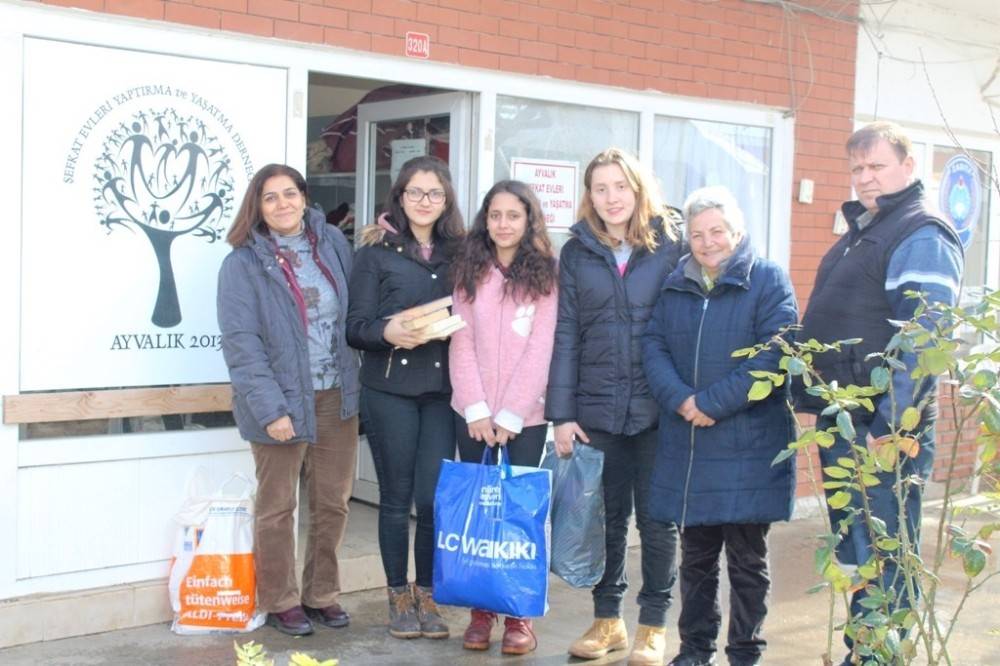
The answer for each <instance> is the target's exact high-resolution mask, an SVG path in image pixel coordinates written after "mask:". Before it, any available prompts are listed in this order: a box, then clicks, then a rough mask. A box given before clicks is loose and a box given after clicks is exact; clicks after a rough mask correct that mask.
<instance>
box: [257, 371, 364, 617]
mask: <svg viewBox="0 0 1000 666" xmlns="http://www.w3.org/2000/svg"><path fill="white" fill-rule="evenodd" d="M316 428H317V433H316V435H317V437H316V440H317V441H316V443H315V444H306V443H304V442H303V443H299V444H256V443H251V445H250V448H251V449H252V450H253V458H254V462H255V463H256V466H257V499H256V503H255V505H254V526H253V532H254V534H253V538H254V543H253V550H254V563H255V567H256V570H257V605H258V608H259V609H260V610H262V611H264V612H267V613H280V612H282V611H286V610H288V609H289V608H292V607H293V606H298V605H299V604H300V603H303V604H306V605H307V606H312V607H314V608H324V607H326V606H329V605H331V604H333V603H335V602H336V601H337V595H338V594H339V593H340V571H339V568H338V564H337V549H338V548H339V547H340V542H341V541H342V540H343V538H344V531H345V529H346V528H347V513H348V500H350V498H351V487H352V485H353V483H354V472H355V468H356V467H357V459H358V418H357V417H356V416H353V417H351V418H349V419H347V420H346V421H343V420H341V418H340V390H339V389H329V390H326V391H316ZM300 472H301V474H302V475H303V478H304V480H305V487H306V493H307V495H308V498H309V527H308V534H307V538H306V549H305V550H306V553H305V555H306V562H305V569H304V570H303V572H302V595H301V596H300V595H299V587H298V582H297V580H296V576H295V531H294V527H295V525H294V512H295V496H296V491H297V490H298V486H299V474H300Z"/></svg>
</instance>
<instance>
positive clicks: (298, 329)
mask: <svg viewBox="0 0 1000 666" xmlns="http://www.w3.org/2000/svg"><path fill="white" fill-rule="evenodd" d="M306 224H308V225H309V229H310V231H311V233H312V234H313V235H314V236H315V238H316V248H317V251H318V254H319V258H320V261H322V262H323V265H324V266H325V267H326V268H327V269H328V270H329V271H330V273H331V275H332V276H333V278H334V282H335V287H336V290H337V298H339V299H340V310H339V313H338V315H337V321H336V323H335V334H334V340H333V347H334V352H335V353H336V359H337V371H338V372H339V373H340V383H341V385H340V394H341V404H340V417H341V418H342V419H348V418H350V417H352V416H354V415H355V414H357V413H358V395H359V393H360V391H361V384H360V382H359V380H358V366H359V365H360V362H359V359H358V353H357V352H356V351H354V350H353V349H351V348H350V347H348V346H347V338H346V336H345V321H346V318H347V308H348V306H349V303H348V294H347V276H348V275H349V274H350V271H351V259H352V256H351V254H352V253H351V246H350V244H349V243H348V242H347V239H345V238H344V235H343V234H342V233H341V232H340V230H339V229H336V228H334V227H331V226H330V225H328V224H327V223H326V221H325V220H324V217H323V215H322V213H320V212H319V211H316V210H313V209H311V208H308V209H306ZM275 248H276V246H275V244H274V243H273V241H272V240H271V239H270V237H269V236H266V235H264V234H262V233H261V232H260V231H257V230H255V231H254V232H253V239H252V241H251V242H250V243H249V244H248V245H244V246H243V247H238V248H235V249H234V250H233V251H232V252H230V253H229V255H228V256H227V257H226V258H225V259H224V260H223V262H222V267H221V268H220V270H219V291H218V301H217V308H218V316H219V330H220V331H222V353H223V356H225V358H226V365H227V366H229V377H230V380H231V381H232V383H233V416H234V417H235V418H236V425H237V426H238V427H239V430H240V435H241V436H242V437H243V439H245V440H247V441H250V442H254V443H257V444H280V442H277V441H276V440H273V439H271V438H270V437H269V436H268V434H267V426H268V424H270V423H272V422H273V421H275V420H276V419H278V418H281V417H282V416H285V415H288V416H290V417H291V419H292V427H294V428H295V437H293V438H292V439H291V440H290V441H289V442H288V443H295V442H315V441H316V405H315V397H314V393H313V386H312V375H311V373H310V371H309V347H308V342H307V337H306V331H305V328H304V326H303V324H302V318H301V316H300V315H299V311H298V307H297V306H296V304H295V299H294V297H293V296H292V290H291V287H290V286H289V285H288V281H287V280H286V279H285V275H284V273H283V272H282V270H281V267H280V266H279V265H278V256H277V253H276V249H275Z"/></svg>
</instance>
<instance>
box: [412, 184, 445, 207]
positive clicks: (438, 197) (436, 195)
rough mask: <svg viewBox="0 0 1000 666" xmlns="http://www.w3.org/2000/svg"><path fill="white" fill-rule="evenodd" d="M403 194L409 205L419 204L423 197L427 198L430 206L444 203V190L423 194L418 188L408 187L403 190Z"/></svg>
mask: <svg viewBox="0 0 1000 666" xmlns="http://www.w3.org/2000/svg"><path fill="white" fill-rule="evenodd" d="M403 194H404V195H406V200H407V201H409V202H410V203H420V202H421V201H423V199H424V197H427V200H428V201H430V202H431V203H432V204H439V203H444V190H430V191H428V192H424V191H423V190H422V189H420V188H419V187H408V188H406V189H405V190H403Z"/></svg>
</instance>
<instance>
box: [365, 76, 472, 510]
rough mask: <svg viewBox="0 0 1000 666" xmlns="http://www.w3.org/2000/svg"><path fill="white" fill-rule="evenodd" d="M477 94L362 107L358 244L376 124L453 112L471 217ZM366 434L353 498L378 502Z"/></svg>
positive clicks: (453, 156) (459, 187)
mask: <svg viewBox="0 0 1000 666" xmlns="http://www.w3.org/2000/svg"><path fill="white" fill-rule="evenodd" d="M472 109H473V100H472V93H466V92H449V93H442V94H436V95H422V96H420V97H408V98H403V99H393V100H388V101H384V102H369V103H365V104H359V105H358V123H357V139H358V140H357V159H356V161H355V165H356V166H355V169H356V176H355V185H354V188H355V189H354V192H355V194H354V201H355V204H354V219H355V232H356V233H355V235H354V238H355V242H357V240H358V239H359V238H360V236H361V234H360V233H357V232H359V231H360V230H361V229H363V228H364V227H365V226H366V225H368V224H371V223H372V222H373V221H374V220H373V219H372V217H373V216H372V211H373V210H374V204H375V203H376V202H374V201H370V200H369V199H370V197H371V194H372V189H373V187H374V184H373V182H372V172H373V170H372V168H371V164H370V162H371V156H372V147H373V146H372V138H373V137H372V132H371V129H372V127H373V126H374V124H375V123H377V122H382V121H399V120H410V119H413V118H426V117H428V116H442V115H445V114H447V115H449V116H450V124H449V128H448V169H449V171H451V178H452V185H453V187H454V189H455V198H456V202H455V203H456V205H457V206H458V210H459V211H461V212H462V215H463V218H464V219H465V220H467V221H468V220H469V219H470V215H469V201H470V196H469V193H470V191H471V188H472V186H473V183H475V182H476V180H475V174H474V173H473V164H474V161H473V159H472V150H473V148H474V145H473V140H472V128H473V121H472ZM367 441H368V438H367V436H365V435H362V436H360V437H359V441H358V464H357V469H356V471H355V475H354V490H353V492H352V496H353V497H355V498H357V499H360V500H363V501H365V502H369V503H371V504H375V505H377V504H378V503H379V496H378V480H377V478H376V475H375V462H374V460H373V459H372V456H371V449H370V448H369V447H368V446H367Z"/></svg>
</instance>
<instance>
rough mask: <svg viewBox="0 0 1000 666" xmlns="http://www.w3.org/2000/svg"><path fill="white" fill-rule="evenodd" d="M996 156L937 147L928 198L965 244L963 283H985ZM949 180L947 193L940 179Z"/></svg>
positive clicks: (971, 285)
mask: <svg viewBox="0 0 1000 666" xmlns="http://www.w3.org/2000/svg"><path fill="white" fill-rule="evenodd" d="M992 159H993V155H992V154H991V153H990V152H989V151H985V150H969V151H967V152H963V151H962V150H960V149H959V148H955V147H953V146H934V164H933V172H932V174H931V182H930V183H927V184H926V185H927V193H928V198H929V199H930V200H931V202H932V203H937V205H938V207H939V208H940V209H941V211H942V212H943V213H944V215H945V217H946V218H948V219H949V220H950V221H951V222H952V224H954V225H955V228H956V230H957V231H958V232H959V237H960V238H961V239H962V242H963V244H964V245H965V275H964V278H963V280H962V282H963V284H964V285H966V286H969V287H975V286H981V285H984V284H986V241H987V238H986V236H987V229H988V227H989V219H990V190H989V187H990V179H989V177H988V174H990V173H992V168H993V162H992ZM942 178H945V179H946V187H945V192H943V193H942V191H941V184H942V183H941V180H942ZM942 195H943V196H942Z"/></svg>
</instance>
